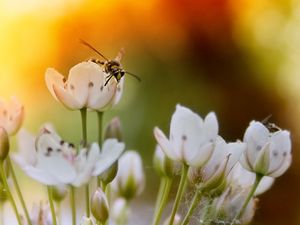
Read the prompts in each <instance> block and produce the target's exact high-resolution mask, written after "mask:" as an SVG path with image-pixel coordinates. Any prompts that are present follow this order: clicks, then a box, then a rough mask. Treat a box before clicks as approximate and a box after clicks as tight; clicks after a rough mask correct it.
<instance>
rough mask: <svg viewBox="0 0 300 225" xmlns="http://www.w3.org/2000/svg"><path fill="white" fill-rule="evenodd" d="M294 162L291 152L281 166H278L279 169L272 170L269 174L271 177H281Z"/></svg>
mask: <svg viewBox="0 0 300 225" xmlns="http://www.w3.org/2000/svg"><path fill="white" fill-rule="evenodd" d="M291 163H292V155H291V154H290V153H289V154H288V155H287V156H286V157H285V159H284V161H283V163H282V164H281V165H280V167H278V169H277V170H274V171H271V172H270V173H269V174H268V176H270V177H280V176H281V175H282V174H283V173H285V171H287V169H288V168H289V167H290V165H291Z"/></svg>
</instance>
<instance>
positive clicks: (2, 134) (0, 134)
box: [0, 127, 9, 161]
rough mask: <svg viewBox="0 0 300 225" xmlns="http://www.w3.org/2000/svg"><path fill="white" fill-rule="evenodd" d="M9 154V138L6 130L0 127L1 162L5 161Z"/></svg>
mask: <svg viewBox="0 0 300 225" xmlns="http://www.w3.org/2000/svg"><path fill="white" fill-rule="evenodd" d="M8 152H9V138H8V134H7V132H6V130H5V129H4V128H3V127H0V161H4V160H5V159H6V157H7V155H8Z"/></svg>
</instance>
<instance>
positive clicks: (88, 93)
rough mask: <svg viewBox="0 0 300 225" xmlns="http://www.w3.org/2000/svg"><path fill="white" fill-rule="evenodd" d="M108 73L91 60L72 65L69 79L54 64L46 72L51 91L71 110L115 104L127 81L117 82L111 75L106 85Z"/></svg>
mask: <svg viewBox="0 0 300 225" xmlns="http://www.w3.org/2000/svg"><path fill="white" fill-rule="evenodd" d="M106 77H107V74H106V73H105V72H103V70H102V68H101V67H100V66H99V65H97V64H96V63H93V62H91V61H88V62H81V63H79V64H77V65H75V66H74V67H72V68H71V69H70V72H69V76H68V79H65V78H64V76H63V75H61V74H60V73H59V72H57V71H56V70H55V69H53V68H48V69H47V71H46V75H45V79H46V84H47V87H48V89H49V91H50V93H51V94H52V96H53V97H54V98H55V99H56V100H57V101H60V102H61V103H62V104H63V105H64V106H66V107H67V108H69V109H71V110H76V109H82V108H89V109H92V110H98V111H103V110H105V109H106V108H107V107H109V106H111V105H114V104H115V103H116V102H118V101H119V99H120V97H121V94H122V89H123V82H124V81H122V80H121V81H120V84H118V83H117V81H116V80H115V79H111V80H110V81H109V82H108V84H107V85H106V86H104V84H105V81H106ZM118 90H119V91H118ZM117 92H118V94H117V95H116V93H117Z"/></svg>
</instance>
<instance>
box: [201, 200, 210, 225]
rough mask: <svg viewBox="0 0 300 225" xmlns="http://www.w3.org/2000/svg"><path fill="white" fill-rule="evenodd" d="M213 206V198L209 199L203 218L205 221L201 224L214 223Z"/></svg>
mask: <svg viewBox="0 0 300 225" xmlns="http://www.w3.org/2000/svg"><path fill="white" fill-rule="evenodd" d="M212 206H213V198H209V199H208V203H207V205H206V209H205V212H204V216H203V221H201V222H200V224H201V225H210V224H211V222H212V217H211V215H212Z"/></svg>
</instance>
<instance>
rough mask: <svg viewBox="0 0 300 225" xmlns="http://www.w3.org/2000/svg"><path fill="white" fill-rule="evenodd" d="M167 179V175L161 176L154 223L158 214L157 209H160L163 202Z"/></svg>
mask: <svg viewBox="0 0 300 225" xmlns="http://www.w3.org/2000/svg"><path fill="white" fill-rule="evenodd" d="M166 181H167V180H166V178H165V177H161V179H160V184H159V189H158V194H157V197H156V202H155V207H154V214H153V223H152V224H154V221H155V217H156V214H157V210H158V207H159V205H160V203H161V200H162V196H163V194H164V191H165V187H166Z"/></svg>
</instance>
